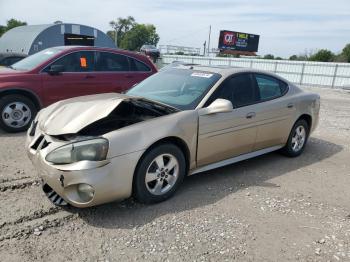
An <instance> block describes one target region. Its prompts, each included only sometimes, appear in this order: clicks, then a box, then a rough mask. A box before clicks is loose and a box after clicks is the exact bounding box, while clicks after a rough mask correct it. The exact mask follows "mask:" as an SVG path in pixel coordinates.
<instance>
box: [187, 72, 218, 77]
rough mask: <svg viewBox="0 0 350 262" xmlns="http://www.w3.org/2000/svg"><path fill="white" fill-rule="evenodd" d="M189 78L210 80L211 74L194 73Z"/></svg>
mask: <svg viewBox="0 0 350 262" xmlns="http://www.w3.org/2000/svg"><path fill="white" fill-rule="evenodd" d="M191 76H196V77H204V78H211V77H212V76H213V74H207V73H198V72H195V73H192V74H191Z"/></svg>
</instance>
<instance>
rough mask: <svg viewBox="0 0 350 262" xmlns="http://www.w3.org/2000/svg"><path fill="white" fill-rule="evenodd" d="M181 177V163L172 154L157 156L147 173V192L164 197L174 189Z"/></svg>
mask: <svg viewBox="0 0 350 262" xmlns="http://www.w3.org/2000/svg"><path fill="white" fill-rule="evenodd" d="M178 177H179V162H178V160H177V159H176V157H175V156H173V155H171V154H161V155H159V156H157V157H156V158H155V159H154V160H153V161H152V162H151V164H150V165H149V167H148V168H147V171H146V176H145V183H146V188H147V190H148V191H149V192H150V193H151V194H153V195H163V194H165V193H167V192H169V190H171V189H172V188H173V186H174V185H175V183H176V181H177V179H178Z"/></svg>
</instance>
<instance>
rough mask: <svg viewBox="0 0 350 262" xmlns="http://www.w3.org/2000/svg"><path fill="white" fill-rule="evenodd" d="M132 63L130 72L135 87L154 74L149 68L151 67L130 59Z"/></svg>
mask: <svg viewBox="0 0 350 262" xmlns="http://www.w3.org/2000/svg"><path fill="white" fill-rule="evenodd" d="M129 61H130V70H131V73H132V75H133V78H132V79H133V85H134V84H137V83H140V82H141V81H143V80H144V79H146V78H147V77H149V76H151V75H152V74H153V73H154V72H153V71H152V69H151V68H150V67H149V65H147V64H145V63H144V62H142V61H140V60H138V59H136V58H133V57H129Z"/></svg>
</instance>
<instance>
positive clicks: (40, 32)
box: [0, 23, 116, 55]
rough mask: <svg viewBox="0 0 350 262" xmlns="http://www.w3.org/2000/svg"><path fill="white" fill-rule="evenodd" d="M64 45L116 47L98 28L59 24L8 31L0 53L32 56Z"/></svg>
mask: <svg viewBox="0 0 350 262" xmlns="http://www.w3.org/2000/svg"><path fill="white" fill-rule="evenodd" d="M64 45H84V46H100V47H111V48H115V47H116V46H115V44H114V42H113V40H112V39H111V38H110V37H109V36H108V35H106V34H105V33H103V32H102V31H100V30H98V29H96V28H93V27H90V26H85V25H77V24H66V23H57V24H48V25H27V26H19V27H15V28H13V29H11V30H9V31H7V32H6V33H5V34H4V35H3V36H2V37H1V38H0V53H7V52H11V53H12V52H15V53H23V54H26V55H31V54H34V53H36V52H39V51H41V50H44V49H46V48H48V47H53V46H64Z"/></svg>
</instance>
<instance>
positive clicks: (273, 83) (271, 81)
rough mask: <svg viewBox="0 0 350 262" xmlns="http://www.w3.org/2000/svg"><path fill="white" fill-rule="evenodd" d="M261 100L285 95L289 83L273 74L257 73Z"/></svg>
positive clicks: (256, 77)
mask: <svg viewBox="0 0 350 262" xmlns="http://www.w3.org/2000/svg"><path fill="white" fill-rule="evenodd" d="M255 79H256V83H257V86H258V89H259V94H260V100H261V101H265V100H270V99H274V98H277V97H280V96H283V95H284V94H285V93H286V92H287V91H288V85H287V84H286V83H284V82H282V81H281V80H279V79H276V78H274V77H271V76H267V75H261V74H255Z"/></svg>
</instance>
